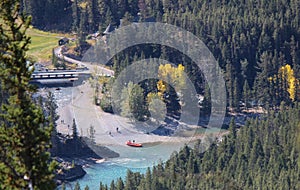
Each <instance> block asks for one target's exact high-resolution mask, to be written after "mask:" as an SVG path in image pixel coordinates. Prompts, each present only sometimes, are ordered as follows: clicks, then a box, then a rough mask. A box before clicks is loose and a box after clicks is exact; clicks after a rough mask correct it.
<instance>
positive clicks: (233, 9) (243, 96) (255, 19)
mask: <svg viewBox="0 0 300 190" xmlns="http://www.w3.org/2000/svg"><path fill="white" fill-rule="evenodd" d="M22 2H23V9H24V11H25V12H27V13H29V14H31V15H32V17H33V25H34V26H35V27H37V28H42V29H46V30H47V29H48V30H63V31H73V32H77V34H78V37H79V38H83V39H85V37H86V36H87V35H88V34H90V33H94V32H96V31H100V32H103V31H104V30H105V28H106V27H107V26H108V25H109V24H112V25H114V26H115V27H117V26H118V25H119V24H120V19H122V23H123V24H128V23H130V22H133V21H145V20H147V19H148V18H154V19H155V20H156V21H158V22H167V23H169V24H174V25H177V26H180V27H182V28H184V29H186V30H188V31H190V32H192V33H193V34H195V35H196V36H198V37H199V38H200V39H201V40H202V41H203V42H204V43H205V44H206V45H207V46H208V47H209V49H210V50H211V51H212V52H213V54H214V56H215V57H216V59H217V60H218V62H219V64H220V66H221V68H222V69H223V70H224V74H225V78H226V84H227V90H228V100H229V101H228V104H229V106H230V107H233V108H236V109H239V102H240V101H243V102H244V103H246V105H248V104H249V103H251V102H256V103H257V102H260V104H264V105H265V106H278V105H280V103H281V102H282V101H284V102H286V103H287V104H291V103H292V102H295V101H297V100H298V99H299V96H300V93H299V77H300V66H299V60H300V50H299V40H300V27H299V26H300V2H299V1H297V0H291V1H286V0H279V1H273V0H272V1H269V0H262V1H257V0H247V1H235V0H229V1H226V2H225V1H221V0H213V1H208V0H207V1H206V0H204V1H200V0H192V1H171V0H165V1H162V0H113V1H107V0H74V1H70V0H59V1H58V0H55V1H49V0H43V1H40V0H39V1H36V0H25V1H22ZM138 13H139V14H138ZM81 41H82V40H81ZM127 53H128V54H127V57H126V55H122V56H119V57H116V58H115V61H114V64H115V68H116V70H117V71H119V70H122V68H124V67H125V66H126V65H128V64H129V63H130V62H131V61H133V60H134V59H135V58H134V55H136V56H137V57H143V56H144V57H146V58H147V57H163V58H165V59H168V60H170V61H171V62H173V63H176V64H179V63H183V65H187V64H188V60H187V59H183V58H182V57H183V56H182V55H181V54H180V53H178V52H176V55H174V50H170V49H168V48H167V47H160V46H155V48H149V47H148V48H140V49H139V51H138V52H137V51H136V49H135V48H133V49H132V51H129V52H127ZM170 55H172V56H170ZM137 57H136V59H140V58H137ZM187 72H188V70H187ZM195 75H198V74H195ZM197 79H199V78H197ZM201 89H202V91H203V90H204V85H202V86H200V87H199V91H200V90H201ZM252 104H253V103H252Z"/></svg>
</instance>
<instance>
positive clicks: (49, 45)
mask: <svg viewBox="0 0 300 190" xmlns="http://www.w3.org/2000/svg"><path fill="white" fill-rule="evenodd" d="M27 35H28V36H30V37H31V44H30V45H29V51H28V55H29V57H30V58H32V59H33V60H34V61H39V62H45V61H49V60H51V57H52V49H53V48H55V47H57V46H58V40H59V39H60V38H62V37H64V36H67V37H69V35H66V34H59V33H51V32H44V31H41V30H37V29H34V28H29V29H28V31H27Z"/></svg>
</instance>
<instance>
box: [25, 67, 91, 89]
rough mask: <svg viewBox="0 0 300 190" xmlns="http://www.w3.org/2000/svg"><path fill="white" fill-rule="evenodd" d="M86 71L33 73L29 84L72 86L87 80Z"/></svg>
mask: <svg viewBox="0 0 300 190" xmlns="http://www.w3.org/2000/svg"><path fill="white" fill-rule="evenodd" d="M89 76H90V72H89V71H88V70H82V71H81V70H53V71H52V70H50V71H40V72H33V73H32V75H31V80H30V83H32V84H36V85H37V86H49V87H51V86H74V85H76V84H79V83H81V82H82V80H83V79H84V78H88V77H89Z"/></svg>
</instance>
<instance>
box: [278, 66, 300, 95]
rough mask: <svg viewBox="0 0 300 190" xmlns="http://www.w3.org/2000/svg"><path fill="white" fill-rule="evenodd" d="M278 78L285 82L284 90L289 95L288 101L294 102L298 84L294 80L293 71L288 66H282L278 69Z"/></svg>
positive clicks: (296, 80) (297, 81)
mask: <svg viewBox="0 0 300 190" xmlns="http://www.w3.org/2000/svg"><path fill="white" fill-rule="evenodd" d="M278 77H280V78H281V79H282V81H284V82H286V84H287V89H286V90H287V91H288V93H289V96H290V99H291V100H292V101H294V100H295V98H296V93H297V86H298V84H299V80H298V79H296V77H295V74H294V70H293V69H292V68H291V66H290V65H288V64H287V65H285V66H282V67H281V68H280V69H279V72H278Z"/></svg>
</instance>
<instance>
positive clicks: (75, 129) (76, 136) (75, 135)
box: [72, 118, 78, 139]
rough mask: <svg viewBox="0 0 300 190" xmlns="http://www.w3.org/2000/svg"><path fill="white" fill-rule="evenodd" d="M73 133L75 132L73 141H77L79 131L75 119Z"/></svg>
mask: <svg viewBox="0 0 300 190" xmlns="http://www.w3.org/2000/svg"><path fill="white" fill-rule="evenodd" d="M72 131H73V133H72V137H73V139H77V138H78V131H77V125H76V121H75V118H73V125H72Z"/></svg>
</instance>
